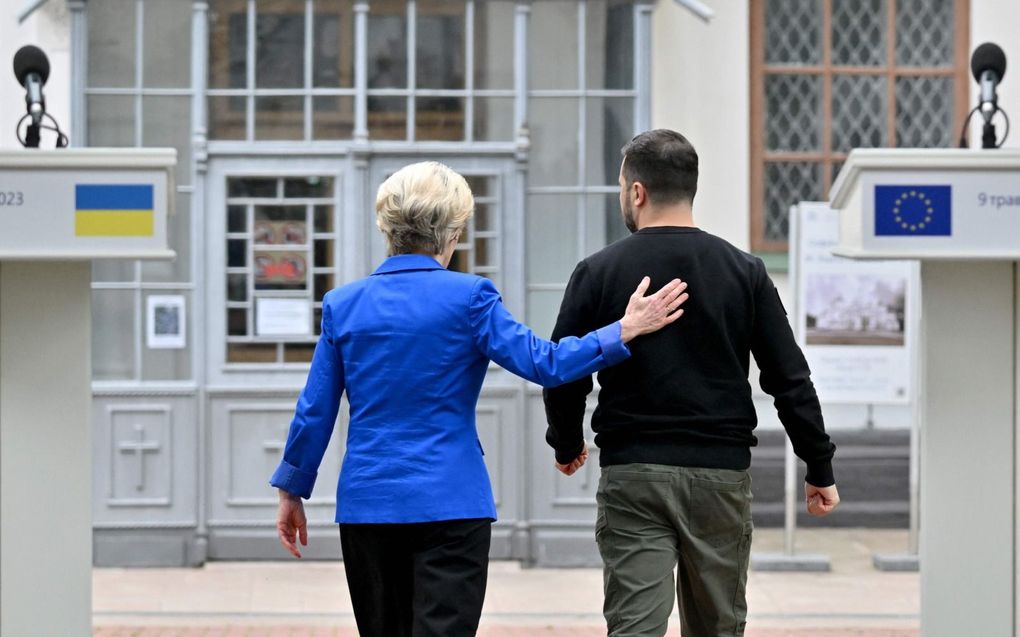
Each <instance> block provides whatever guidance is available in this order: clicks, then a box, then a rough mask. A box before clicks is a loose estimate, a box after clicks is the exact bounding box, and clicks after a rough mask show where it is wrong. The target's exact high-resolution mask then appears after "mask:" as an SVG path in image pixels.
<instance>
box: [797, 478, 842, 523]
mask: <svg viewBox="0 0 1020 637" xmlns="http://www.w3.org/2000/svg"><path fill="white" fill-rule="evenodd" d="M804 497H805V499H806V500H807V512H808V513H809V514H811V515H813V516H815V517H816V518H821V517H825V516H827V515H829V514H830V513H832V512H833V510H835V508H836V507H837V506H839V491H837V490H836V485H832V486H831V487H816V486H814V485H812V484H808V483H807V482H805V483H804Z"/></svg>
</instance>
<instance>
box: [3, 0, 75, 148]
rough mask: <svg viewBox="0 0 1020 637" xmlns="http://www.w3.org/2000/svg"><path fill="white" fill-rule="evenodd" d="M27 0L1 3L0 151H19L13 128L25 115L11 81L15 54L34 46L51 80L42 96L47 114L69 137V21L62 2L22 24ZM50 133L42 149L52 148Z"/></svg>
mask: <svg viewBox="0 0 1020 637" xmlns="http://www.w3.org/2000/svg"><path fill="white" fill-rule="evenodd" d="M26 4H27V0H3V1H2V2H0V148H19V147H20V146H21V145H20V144H19V143H18V141H17V139H16V138H15V136H14V125H15V123H17V121H18V119H19V118H20V117H21V116H22V115H24V114H25V90H24V89H23V88H22V87H21V85H20V84H18V80H17V79H15V77H14V71H13V66H12V64H13V60H14V54H15V52H17V50H18V49H20V48H21V47H22V46H23V45H25V44H34V45H36V46H38V47H39V48H41V49H42V50H43V51H45V52H46V55H47V57H49V59H50V78H49V81H47V82H46V87H45V88H44V89H43V93H44V95H45V96H46V110H47V111H48V112H49V113H50V114H51V115H52V116H53V117H55V118H56V119H57V122H59V123H60V128H61V129H62V130H63V131H64V132H65V133H69V129H70V126H71V56H70V46H71V27H70V24H71V21H70V15H69V12H68V10H67V5H66V3H65V1H64V0H50V1H49V2H47V3H46V4H45V5H44V6H43V7H42V8H40V9H39V10H37V11H36V12H35V13H34V14H32V16H31V17H29V19H28V20H26V21H25V22H24V23H23V24H18V18H17V14H18V12H19V11H20V10H21V8H22V7H23V6H25V5H26ZM53 139H54V138H53V136H52V133H49V132H48V131H44V132H43V145H44V147H46V148H52V146H53Z"/></svg>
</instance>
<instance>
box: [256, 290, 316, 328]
mask: <svg viewBox="0 0 1020 637" xmlns="http://www.w3.org/2000/svg"><path fill="white" fill-rule="evenodd" d="M255 333H256V334H257V335H258V336H311V334H312V309H311V304H310V303H309V302H308V301H307V300H305V299H281V298H260V299H257V301H256V305H255Z"/></svg>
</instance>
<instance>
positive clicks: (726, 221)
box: [652, 0, 750, 250]
mask: <svg viewBox="0 0 1020 637" xmlns="http://www.w3.org/2000/svg"><path fill="white" fill-rule="evenodd" d="M710 4H711V6H712V9H713V10H714V11H715V18H713V19H712V21H711V22H709V23H705V22H702V21H701V20H700V19H698V18H697V17H695V16H694V15H693V14H692V13H690V12H689V11H687V10H686V9H684V8H683V7H681V6H680V5H678V4H677V3H676V2H674V1H673V0H659V1H658V2H657V3H656V5H655V12H654V13H653V15H652V127H653V128H672V129H674V130H677V131H680V132H681V133H683V134H684V135H685V136H687V138H688V139H690V141H691V143H692V144H694V148H695V149H697V151H698V158H699V178H698V195H697V197H696V199H695V203H694V217H695V220H696V222H697V223H698V225H699V226H700V227H701V228H703V229H705V230H707V231H708V232H711V233H713V234H716V235H719V236H721V237H723V238H724V239H726V240H727V241H729V242H731V243H733V244H734V245H735V246H737V247H738V248H741V249H744V250H746V249H747V248H748V245H749V237H750V221H749V216H748V212H747V207H748V199H749V197H750V194H749V187H750V185H749V179H750V176H749V170H750V168H749V162H750V160H749V155H750V132H749V126H750V122H749V121H748V112H749V108H750V88H749V86H748V75H749V72H750V52H749V48H748V47H749V42H748V33H749V26H748V24H749V11H748V1H747V0H722V1H720V0H715V1H713V2H711V3H710Z"/></svg>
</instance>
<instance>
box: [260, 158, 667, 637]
mask: <svg viewBox="0 0 1020 637" xmlns="http://www.w3.org/2000/svg"><path fill="white" fill-rule="evenodd" d="M473 211H474V198H473V197H472V195H471V190H470V188H469V187H468V185H467V182H466V181H465V180H464V178H463V177H461V176H460V175H459V174H457V173H456V172H454V171H453V170H451V169H450V168H448V167H446V166H444V165H442V164H439V163H436V162H422V163H418V164H413V165H410V166H407V167H405V168H403V169H401V170H399V171H397V172H396V173H394V174H393V175H392V176H391V177H390V178H389V179H387V180H386V181H385V182H384V183H383V184H382V186H380V188H379V193H378V196H377V198H376V223H377V225H378V227H379V229H380V230H381V231H382V233H383V234H384V235H385V237H386V242H387V245H388V248H389V254H390V256H389V257H388V258H387V259H386V261H384V262H383V264H382V265H381V266H379V268H378V269H377V270H376V271H375V273H374V274H372V275H371V276H369V277H367V278H365V279H362V280H360V281H355V282H354V283H351V284H349V285H346V286H344V287H341V288H338V289H335V290H332V291H331V292H329V293H328V294H327V295H326V297H325V298H324V299H323V304H322V306H323V307H322V335H321V337H320V338H319V342H318V345H317V346H316V348H315V354H314V356H313V359H312V366H311V369H310V370H309V373H308V382H307V384H306V386H305V388H304V391H303V392H302V394H301V396H300V398H299V399H298V403H297V409H296V413H295V415H294V420H293V422H292V423H291V427H290V433H289V436H288V438H287V446H286V448H285V449H284V452H283V459H282V460H281V462H280V465H279V467H278V468H277V470H276V472H275V473H274V474H273V477H272V479H271V481H270V483H271V484H272V485H273V486H275V487H277V488H278V489H279V493H280V506H279V514H278V521H277V531H278V534H279V538H280V542H281V544H283V546H284V548H286V549H287V550H288V551H290V553H291V554H293V555H294V556H295V557H301V553H300V551H299V549H298V547H297V543H298V541H300V543H301V544H307V528H306V522H305V514H304V509H303V505H302V500H301V499H302V498H308V497H309V496H310V495H311V491H312V485H313V484H314V482H315V478H316V473H317V471H318V467H319V463H320V462H321V460H322V456H323V453H324V452H325V450H326V445H327V444H328V443H329V438H330V435H331V434H332V432H333V426H334V423H335V421H336V416H337V410H338V409H339V406H340V397H341V395H342V394H343V392H345V391H346V392H347V398H348V402H349V403H350V408H351V413H350V426H349V429H348V432H347V453H346V456H345V457H344V461H343V467H342V469H341V471H340V477H339V483H338V485H337V511H336V521H337V522H338V523H339V525H340V540H341V547H342V550H343V556H344V565H345V568H346V572H347V581H348V583H349V585H350V591H351V601H352V602H353V605H354V614H355V619H356V620H357V623H358V631H359V633H360V634H361V636H362V637H401V636H408V637H410V636H412V635H413V636H414V637H433V636H434V637H460V636H465V637H466V636H470V635H474V634H475V631H476V630H477V627H478V619H479V616H480V614H481V609H482V601H483V599H484V597H485V584H486V575H487V569H488V553H489V540H490V531H491V524H492V522H493V520H494V519H495V518H496V508H495V504H494V502H493V498H492V488H491V486H490V484H489V478H488V474H487V473H486V470H485V464H484V462H483V459H482V455H483V451H482V449H481V445H480V443H479V442H478V435H477V432H476V430H475V405H476V403H477V402H478V394H479V392H480V390H481V387H482V381H483V380H484V378H485V371H486V368H487V367H488V364H489V361H490V360H492V361H495V362H496V363H498V364H499V365H501V366H502V367H504V368H506V369H507V370H509V371H511V372H513V373H514V374H517V375H518V376H521V377H523V378H526V379H528V380H530V381H532V382H535V383H538V384H540V385H543V386H546V387H550V386H554V385H559V384H562V383H565V382H569V381H571V380H574V379H577V378H580V377H582V376H587V375H590V374H592V373H593V372H595V371H598V370H600V369H603V368H605V367H607V366H610V365H614V364H616V363H619V362H621V361H623V360H625V359H627V358H628V357H629V356H630V351H629V350H628V348H627V346H626V343H627V342H628V341H630V340H631V339H633V338H636V337H638V336H640V335H642V334H647V333H649V332H653V331H655V330H658V329H660V328H662V327H664V326H666V325H668V324H670V323H672V322H673V321H675V320H676V319H677V318H678V317H679V316H680V315H681V314H682V313H683V310H682V309H680V305H681V304H682V303H683V302H684V301H685V300H686V299H687V294H686V293H684V288H685V287H686V284H685V283H682V282H681V281H680V280H679V279H674V280H673V281H671V282H669V283H668V284H666V285H665V286H664V287H663V288H662V289H661V290H659V291H658V292H656V293H655V294H652V295H650V296H645V292H646V290H647V289H648V286H649V283H650V282H649V280H648V278H647V277H646V278H644V279H643V280H642V281H641V282H640V283H638V282H634V283H635V284H637V290H636V291H635V292H634V294H633V296H631V298H630V303H629V305H628V306H627V311H626V313H625V314H624V316H623V317H622V318H621V319H620V320H618V321H616V322H615V323H612V324H610V325H607V326H605V327H603V328H601V329H599V330H596V331H594V332H591V333H589V334H587V335H585V336H583V337H580V338H573V337H572V338H565V339H563V340H561V341H560V342H559V343H558V344H554V343H551V342H549V341H545V340H542V339H540V338H538V337H537V336H535V335H534V334H533V333H532V332H531V330H530V329H528V328H527V327H526V326H524V325H522V324H520V323H518V322H517V321H515V320H514V318H513V317H512V316H511V315H510V313H509V312H508V311H507V310H506V308H505V307H503V303H502V301H501V300H500V297H499V293H498V292H497V291H496V288H495V286H493V284H492V283H491V282H490V281H489V280H488V279H484V278H482V277H478V276H473V275H469V274H461V273H458V272H451V271H448V270H447V269H446V267H447V266H448V265H449V263H450V258H451V257H452V256H453V251H454V248H455V247H456V245H457V241H458V238H459V237H460V235H461V233H462V232H463V231H464V228H465V226H466V224H467V222H468V220H469V219H470V218H471V215H472V214H473ZM586 456H587V453H586V452H582V453H581V455H579V456H578V457H577V458H576V459H575V460H574V461H573V462H572V463H570V465H568V466H566V467H562V469H564V470H565V472H569V471H572V470H576V469H577V468H578V467H579V466H580V465H581V464H583V463H584V460H585V458H586Z"/></svg>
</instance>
